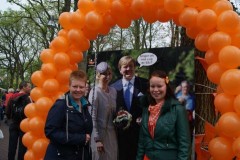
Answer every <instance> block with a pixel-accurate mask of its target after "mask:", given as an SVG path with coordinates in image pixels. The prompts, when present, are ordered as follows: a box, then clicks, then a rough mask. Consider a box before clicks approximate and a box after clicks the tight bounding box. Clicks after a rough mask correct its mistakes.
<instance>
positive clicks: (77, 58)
mask: <svg viewBox="0 0 240 160" xmlns="http://www.w3.org/2000/svg"><path fill="white" fill-rule="evenodd" d="M67 54H68V56H69V58H70V63H78V62H81V61H82V60H83V53H82V52H81V51H79V50H76V49H71V50H69V51H68V52H67Z"/></svg>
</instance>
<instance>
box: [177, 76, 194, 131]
mask: <svg viewBox="0 0 240 160" xmlns="http://www.w3.org/2000/svg"><path fill="white" fill-rule="evenodd" d="M180 88H181V90H180V91H178V92H175V96H176V98H177V99H178V100H179V102H180V103H181V104H182V105H183V106H185V109H186V110H187V112H188V120H189V126H190V132H191V134H193V129H194V118H193V117H194V115H193V113H194V112H193V111H194V109H195V97H194V95H193V94H192V93H191V92H190V84H189V82H188V81H182V82H181V85H180Z"/></svg>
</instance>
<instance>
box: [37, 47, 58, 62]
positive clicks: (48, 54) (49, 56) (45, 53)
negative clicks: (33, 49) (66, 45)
mask: <svg viewBox="0 0 240 160" xmlns="http://www.w3.org/2000/svg"><path fill="white" fill-rule="evenodd" d="M54 54H55V53H54V51H53V50H52V49H44V50H42V52H41V54H40V60H41V61H42V62H43V63H52V62H53V56H54Z"/></svg>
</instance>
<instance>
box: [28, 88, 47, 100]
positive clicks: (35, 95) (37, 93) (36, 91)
mask: <svg viewBox="0 0 240 160" xmlns="http://www.w3.org/2000/svg"><path fill="white" fill-rule="evenodd" d="M44 95H45V93H44V90H43V89H42V88H41V87H35V88H33V89H32V90H31V92H30V96H31V99H32V100H33V101H37V100H38V99H39V98H41V97H43V96H44Z"/></svg>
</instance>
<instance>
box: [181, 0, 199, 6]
mask: <svg viewBox="0 0 240 160" xmlns="http://www.w3.org/2000/svg"><path fill="white" fill-rule="evenodd" d="M199 2H200V0H184V3H185V5H186V6H188V7H192V8H197V6H198V5H199Z"/></svg>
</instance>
